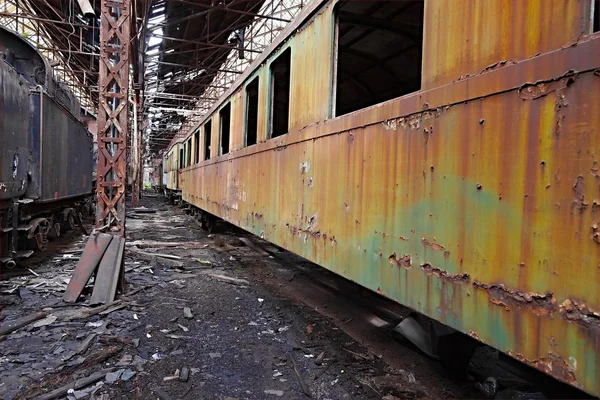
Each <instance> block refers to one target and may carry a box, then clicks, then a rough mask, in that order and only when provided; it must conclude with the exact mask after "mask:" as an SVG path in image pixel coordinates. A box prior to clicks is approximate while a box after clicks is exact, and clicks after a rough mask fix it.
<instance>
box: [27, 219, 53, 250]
mask: <svg viewBox="0 0 600 400" xmlns="http://www.w3.org/2000/svg"><path fill="white" fill-rule="evenodd" d="M49 230H50V223H49V222H48V220H43V221H42V222H40V223H38V224H37V226H36V227H35V228H33V229H32V231H29V233H28V235H27V238H28V239H29V248H30V249H31V250H35V251H42V250H44V249H45V248H46V243H48V231H49Z"/></svg>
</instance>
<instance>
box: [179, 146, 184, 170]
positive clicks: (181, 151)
mask: <svg viewBox="0 0 600 400" xmlns="http://www.w3.org/2000/svg"><path fill="white" fill-rule="evenodd" d="M181 168H183V149H179V169H181Z"/></svg>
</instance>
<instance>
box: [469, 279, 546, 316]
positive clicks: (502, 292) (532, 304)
mask: <svg viewBox="0 0 600 400" xmlns="http://www.w3.org/2000/svg"><path fill="white" fill-rule="evenodd" d="M473 286H475V287H476V288H478V289H482V290H485V291H487V292H488V293H489V294H490V295H491V296H492V297H491V298H490V302H491V303H492V304H496V305H499V306H502V307H509V306H513V307H527V308H528V309H530V310H531V311H532V312H533V313H534V314H536V315H548V314H552V313H554V312H555V311H557V310H558V307H557V306H556V299H555V298H554V296H553V295H552V293H547V294H539V293H523V292H518V291H515V290H510V289H507V288H506V286H504V285H503V284H501V283H499V284H496V283H494V284H491V285H486V284H485V283H481V282H479V281H474V282H473ZM492 299H494V300H492Z"/></svg>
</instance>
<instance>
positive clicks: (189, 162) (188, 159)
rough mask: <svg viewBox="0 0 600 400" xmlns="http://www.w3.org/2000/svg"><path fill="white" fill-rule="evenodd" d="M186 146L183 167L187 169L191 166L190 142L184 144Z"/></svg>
mask: <svg viewBox="0 0 600 400" xmlns="http://www.w3.org/2000/svg"><path fill="white" fill-rule="evenodd" d="M186 146H187V152H186V157H185V165H186V167H189V166H190V165H192V140H191V139H190V140H188V141H187V143H186Z"/></svg>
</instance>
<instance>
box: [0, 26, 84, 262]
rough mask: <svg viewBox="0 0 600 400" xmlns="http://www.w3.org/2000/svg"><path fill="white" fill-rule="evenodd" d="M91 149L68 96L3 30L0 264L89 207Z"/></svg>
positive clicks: (30, 51) (38, 245)
mask: <svg viewBox="0 0 600 400" xmlns="http://www.w3.org/2000/svg"><path fill="white" fill-rule="evenodd" d="M92 146H93V138H92V135H91V134H90V132H89V131H88V129H87V127H86V126H85V125H84V124H83V123H82V121H81V106H80V103H79V101H78V100H77V98H76V97H75V96H74V94H73V93H72V91H71V90H69V89H68V87H67V86H66V85H65V84H63V83H61V82H59V80H58V79H57V78H56V77H55V76H54V73H53V71H52V68H51V67H50V65H49V63H48V61H47V60H46V59H45V58H44V57H43V56H42V55H41V54H40V53H39V52H38V51H37V50H36V49H35V48H34V47H33V46H31V45H30V44H29V43H28V42H27V41H25V40H24V39H23V38H22V37H20V36H19V35H18V34H16V33H14V32H12V31H9V30H7V29H4V28H1V27H0V264H2V265H3V266H8V267H11V266H14V265H15V260H16V259H18V258H21V257H28V256H30V255H31V254H32V253H33V252H34V251H35V250H42V249H43V248H44V246H45V244H46V243H47V241H48V240H49V239H53V238H55V237H57V236H59V235H60V233H61V231H64V230H66V229H72V228H73V227H74V225H75V224H76V221H77V219H78V218H79V217H80V216H81V214H80V212H81V210H82V209H83V208H85V207H90V205H91V204H92V202H91V201H90V199H91V196H92V193H93V187H94V182H93V175H92V172H93V170H94V167H95V166H94V158H93V154H92V153H93V152H92Z"/></svg>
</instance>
